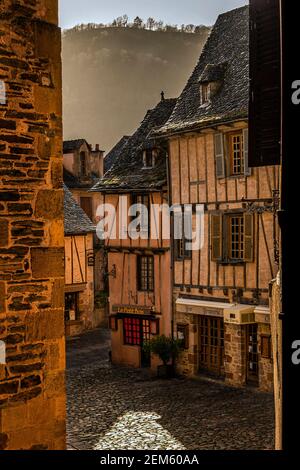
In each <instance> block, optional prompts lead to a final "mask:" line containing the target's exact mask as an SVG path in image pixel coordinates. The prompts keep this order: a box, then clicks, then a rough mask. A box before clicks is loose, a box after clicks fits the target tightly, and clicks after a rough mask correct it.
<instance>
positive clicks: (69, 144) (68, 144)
mask: <svg viewBox="0 0 300 470" xmlns="http://www.w3.org/2000/svg"><path fill="white" fill-rule="evenodd" d="M83 144H87V146H88V148H89V149H90V145H89V144H88V143H87V141H86V140H85V139H75V140H64V143H63V153H72V152H74V151H75V150H78V149H80V147H81V146H82V145H83Z"/></svg>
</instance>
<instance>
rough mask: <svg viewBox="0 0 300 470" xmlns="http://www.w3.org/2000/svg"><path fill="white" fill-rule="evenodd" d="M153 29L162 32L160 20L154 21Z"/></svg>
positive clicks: (162, 27) (162, 25) (162, 24)
mask: <svg viewBox="0 0 300 470" xmlns="http://www.w3.org/2000/svg"><path fill="white" fill-rule="evenodd" d="M155 28H156V29H157V31H163V29H164V22H163V21H162V20H159V21H156V22H155Z"/></svg>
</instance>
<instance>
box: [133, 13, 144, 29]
mask: <svg viewBox="0 0 300 470" xmlns="http://www.w3.org/2000/svg"><path fill="white" fill-rule="evenodd" d="M142 26H143V20H142V18H140V17H139V16H137V17H136V18H135V19H134V20H133V27H134V28H137V29H141V28H142Z"/></svg>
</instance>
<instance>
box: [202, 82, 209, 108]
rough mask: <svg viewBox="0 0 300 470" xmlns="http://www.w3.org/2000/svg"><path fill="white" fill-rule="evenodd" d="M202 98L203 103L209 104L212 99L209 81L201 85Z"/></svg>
mask: <svg viewBox="0 0 300 470" xmlns="http://www.w3.org/2000/svg"><path fill="white" fill-rule="evenodd" d="M200 100H201V105H203V104H208V103H209V101H210V84H209V83H208V82H206V83H201V85H200Z"/></svg>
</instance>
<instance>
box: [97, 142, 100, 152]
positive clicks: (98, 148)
mask: <svg viewBox="0 0 300 470" xmlns="http://www.w3.org/2000/svg"><path fill="white" fill-rule="evenodd" d="M99 150H100V147H99V144H96V152H99Z"/></svg>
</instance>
